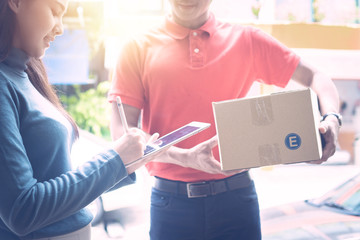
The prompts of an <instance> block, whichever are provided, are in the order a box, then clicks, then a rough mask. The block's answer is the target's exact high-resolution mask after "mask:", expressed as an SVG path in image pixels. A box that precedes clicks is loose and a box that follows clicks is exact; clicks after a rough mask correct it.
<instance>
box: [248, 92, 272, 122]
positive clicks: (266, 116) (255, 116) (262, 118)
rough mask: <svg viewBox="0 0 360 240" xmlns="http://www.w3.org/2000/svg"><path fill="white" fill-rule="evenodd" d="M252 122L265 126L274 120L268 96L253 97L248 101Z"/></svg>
mask: <svg viewBox="0 0 360 240" xmlns="http://www.w3.org/2000/svg"><path fill="white" fill-rule="evenodd" d="M250 108H251V119H252V124H254V125H255V126H266V125H269V124H271V123H272V122H273V121H274V114H273V108H272V104H271V99H270V97H264V98H255V99H252V100H251V101H250Z"/></svg>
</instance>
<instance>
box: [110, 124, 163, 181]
mask: <svg viewBox="0 0 360 240" xmlns="http://www.w3.org/2000/svg"><path fill="white" fill-rule="evenodd" d="M158 136H159V135H158V134H157V133H155V134H154V135H153V136H151V137H150V138H149V137H147V135H146V133H145V132H143V131H142V130H140V129H138V128H130V129H129V131H128V132H127V133H125V134H124V135H123V136H121V137H120V138H119V139H117V140H116V141H115V142H114V144H113V149H114V150H115V151H116V152H117V153H118V154H119V155H120V157H121V160H122V161H123V163H124V164H125V165H127V164H130V163H132V162H134V161H135V160H137V159H139V158H140V157H142V156H143V155H144V151H145V148H146V144H147V142H148V141H149V142H150V141H151V142H153V141H155V140H156V139H157V138H158ZM146 162H147V161H140V162H139V163H137V164H134V165H133V166H131V167H129V168H127V171H128V173H129V174H130V173H132V172H134V171H135V170H136V169H138V168H139V167H141V166H142V165H144V164H145V163H146Z"/></svg>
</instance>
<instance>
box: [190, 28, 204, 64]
mask: <svg viewBox="0 0 360 240" xmlns="http://www.w3.org/2000/svg"><path fill="white" fill-rule="evenodd" d="M201 41H202V39H201V38H200V37H199V33H198V32H196V31H194V32H192V33H191V36H190V49H191V65H192V66H193V67H201V66H203V64H204V63H203V61H204V59H203V56H202V55H203V54H202V53H201V50H200V47H201V45H202V42H201Z"/></svg>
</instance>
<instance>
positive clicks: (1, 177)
mask: <svg viewBox="0 0 360 240" xmlns="http://www.w3.org/2000/svg"><path fill="white" fill-rule="evenodd" d="M28 59H29V58H28V56H27V55H26V54H25V53H24V52H23V51H21V50H19V49H12V50H11V52H10V54H9V56H8V57H7V58H6V59H5V61H3V62H1V63H0V239H4V240H5V239H6V240H12V239H32V238H41V237H50V236H57V235H61V234H66V233H69V232H72V231H75V230H78V229H80V228H82V227H84V226H86V225H87V224H89V223H90V222H91V219H92V216H91V213H90V212H88V211H87V210H86V209H84V207H85V206H86V205H88V204H89V203H91V202H92V201H93V200H94V199H95V198H96V197H98V196H99V195H100V194H101V193H103V192H105V191H107V190H108V189H109V188H111V187H113V186H114V185H115V184H118V185H119V186H120V185H122V184H126V183H129V182H131V180H132V178H130V176H128V174H127V171H126V169H125V167H124V164H123V163H122V161H121V159H120V156H119V155H118V154H117V153H116V152H115V151H113V150H108V151H106V152H103V153H101V154H99V155H97V156H95V157H94V158H93V159H92V160H91V161H89V162H87V163H86V164H85V165H83V166H82V167H80V168H79V169H77V170H75V171H71V165H70V150H71V146H72V144H73V141H74V131H73V129H72V126H71V124H70V123H69V122H68V121H67V119H66V118H65V117H64V116H63V115H62V114H61V113H60V112H59V111H58V110H57V109H56V108H55V107H54V106H53V105H52V104H51V103H50V102H49V101H48V100H46V99H45V98H44V97H43V96H42V95H41V94H40V93H39V92H38V91H37V90H36V89H35V88H34V86H33V85H32V84H31V82H30V80H29V78H28V76H27V74H26V73H25V69H26V63H27V61H28Z"/></svg>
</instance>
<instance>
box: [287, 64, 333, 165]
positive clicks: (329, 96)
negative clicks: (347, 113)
mask: <svg viewBox="0 0 360 240" xmlns="http://www.w3.org/2000/svg"><path fill="white" fill-rule="evenodd" d="M292 79H293V80H294V81H296V82H298V83H300V84H302V85H304V86H307V87H310V88H311V89H313V90H314V92H315V93H316V94H317V96H318V98H319V103H320V110H321V114H322V115H324V114H326V113H329V112H335V113H338V112H339V105H340V101H339V94H338V91H337V89H336V86H335V84H334V83H333V81H332V79H331V78H330V77H328V76H327V75H326V74H324V73H322V72H319V71H317V70H316V69H315V68H313V67H312V66H310V65H308V64H306V63H304V62H303V61H300V63H299V64H298V66H297V68H296V70H295V72H294V74H293V75H292ZM339 127H340V126H339V122H338V119H337V118H336V117H335V116H333V115H329V116H328V117H327V118H326V119H325V121H323V122H321V123H320V127H319V130H320V133H321V134H323V136H324V139H325V143H326V145H325V148H324V149H323V156H322V158H321V160H319V161H314V163H322V162H324V161H326V160H327V159H328V158H329V157H331V156H332V155H333V154H334V153H335V151H336V142H337V137H338V134H339Z"/></svg>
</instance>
